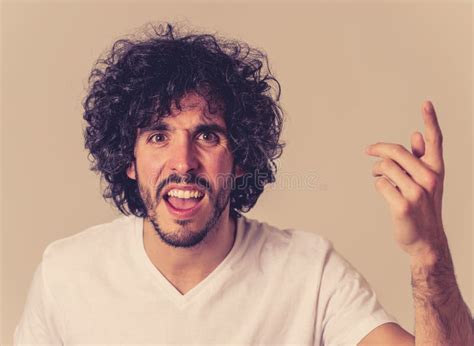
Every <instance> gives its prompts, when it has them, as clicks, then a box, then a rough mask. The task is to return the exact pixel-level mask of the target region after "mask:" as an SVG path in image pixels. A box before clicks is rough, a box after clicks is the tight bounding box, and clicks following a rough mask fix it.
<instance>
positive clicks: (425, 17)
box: [0, 1, 473, 344]
mask: <svg viewBox="0 0 474 346" xmlns="http://www.w3.org/2000/svg"><path fill="white" fill-rule="evenodd" d="M2 4H3V6H2V19H1V23H2V26H1V29H2V46H1V48H2V54H1V59H2V69H1V73H2V76H1V80H2V93H1V98H2V99H1V100H0V101H1V105H2V120H1V121H2V142H1V144H2V170H1V174H2V192H1V196H2V201H1V203H2V216H3V217H2V247H1V260H2V287H1V288H2V327H3V337H2V339H1V343H2V344H8V343H11V341H12V338H11V336H12V333H13V329H14V326H15V325H16V323H17V321H18V319H19V317H20V314H21V311H22V308H23V305H24V299H25V295H26V293H27V290H28V286H29V284H30V281H31V279H32V274H33V271H34V269H35V267H36V266H37V264H38V263H39V260H40V256H41V254H42V251H43V250H44V248H45V247H46V245H47V244H49V243H50V242H52V241H53V240H56V239H59V238H62V237H65V236H69V235H72V234H74V233H76V232H79V231H81V230H83V229H85V228H86V227H89V226H91V225H94V224H97V223H102V222H105V221H108V220H110V219H112V218H113V217H115V215H116V213H115V211H114V210H113V209H112V208H111V207H110V206H109V205H107V204H106V203H104V201H103V200H102V198H101V194H100V185H99V179H98V177H97V176H95V175H94V174H93V173H91V172H89V171H88V162H87V159H86V152H85V151H84V149H83V140H82V133H81V131H82V126H83V123H82V113H81V112H82V109H81V101H82V98H83V96H84V88H85V86H86V81H87V77H88V73H89V71H90V68H91V66H92V64H93V62H94V60H95V59H96V58H97V57H98V56H99V54H101V53H102V52H104V50H105V49H106V48H108V47H110V45H111V44H112V42H113V41H114V40H115V39H117V38H119V37H121V36H123V35H125V34H128V33H131V32H133V31H135V30H136V29H137V28H138V27H140V26H141V25H143V24H144V23H146V22H148V21H166V20H167V21H177V20H178V21H182V22H184V23H186V22H187V23H189V25H190V26H192V27H193V28H198V29H202V30H208V31H211V32H219V33H220V34H222V35H224V36H229V37H234V38H239V39H242V40H244V41H247V42H249V43H250V44H252V45H254V46H257V47H260V48H262V49H264V50H265V51H266V52H267V53H268V55H269V58H270V62H271V66H272V68H273V71H274V72H275V74H276V75H277V77H278V78H279V81H280V82H281V85H282V88H283V93H282V103H283V106H284V108H285V110H286V112H287V121H286V123H285V130H284V139H285V140H286V141H287V143H288V145H287V148H286V151H285V152H284V155H283V157H282V158H281V160H280V162H279V165H280V174H279V178H280V181H279V183H277V184H276V185H275V186H273V187H270V188H269V191H267V192H266V193H265V194H264V195H263V196H262V197H261V200H260V201H259V203H258V206H257V207H256V208H255V209H254V210H253V211H252V212H251V213H250V214H249V216H250V217H253V218H257V219H261V220H264V221H267V222H269V223H272V224H275V225H277V226H281V227H294V228H301V229H307V230H311V231H314V232H319V233H321V234H322V235H324V236H326V237H327V238H329V239H330V240H332V241H333V243H334V244H335V246H336V248H337V249H338V250H339V252H340V253H342V254H343V255H344V256H345V257H346V258H347V259H349V261H350V262H352V263H353V264H354V266H355V267H356V268H357V269H358V270H359V271H360V272H361V273H362V274H363V275H364V276H365V277H366V278H367V280H368V281H369V282H370V283H371V284H372V286H373V287H374V289H375V290H376V292H377V294H378V296H379V298H380V300H381V302H382V304H383V305H384V306H385V308H386V309H387V310H388V311H389V312H390V313H392V314H393V315H395V316H396V317H397V318H398V319H399V321H400V323H401V324H402V326H403V327H404V328H406V329H407V330H409V331H411V332H413V310H412V300H411V291H410V273H409V267H408V258H407V257H406V256H405V255H404V253H402V252H401V250H399V249H398V247H397V245H396V244H395V243H394V241H393V239H392V234H391V232H392V228H391V223H390V217H389V211H388V205H387V204H386V203H385V200H384V199H383V197H382V196H381V195H380V194H379V193H378V192H377V191H376V190H375V187H374V185H373V177H372V176H371V168H372V165H373V163H374V162H375V160H376V159H374V158H371V157H368V156H366V155H365V154H364V153H363V150H364V148H365V146H366V145H368V144H371V143H374V142H377V141H387V142H396V143H401V144H403V145H406V146H409V138H410V134H411V133H412V132H413V131H415V130H423V122H422V118H421V112H420V107H421V103H422V101H423V100H424V99H431V100H433V102H434V104H435V106H436V108H437V110H438V114H439V121H440V124H441V127H442V130H443V132H444V138H445V149H444V151H445V162H446V186H445V198H444V223H445V228H446V232H447V235H448V238H449V242H450V246H451V251H452V255H453V258H454V263H455V266H456V273H457V277H458V282H459V285H460V288H461V291H462V293H463V296H464V298H465V300H466V301H467V303H468V304H469V306H470V307H471V308H472V307H473V285H472V278H473V270H472V268H473V266H472V248H473V242H472V218H471V215H472V8H471V7H472V5H471V4H470V3H469V2H453V1H451V2H443V3H440V2H438V3H434V2H427V1H425V2H407V1H404V2H396V1H392V2H386V1H385V2H375V1H374V2H340V1H338V2H333V3H329V2H316V1H313V2H299V3H291V4H290V3H289V2H286V3H278V4H276V3H274V2H273V3H270V2H268V1H267V2H263V1H261V2H259V3H258V4H255V2H252V3H250V2H243V1H239V2H234V3H227V4H225V5H224V4H221V3H217V2H216V3H209V2H202V1H193V2H191V1H187V2H184V1H181V2H176V1H175V2H174V4H171V3H170V4H166V3H163V2H159V1H153V2H148V3H146V2H140V3H139V2H138V1H133V2H132V1H130V2H128V3H127V2H122V3H119V2H112V1H107V2H100V1H93V2H92V1H82V2H66V1H63V2H60V1H54V2H53V1H50V2H46V1H42V2H39V1H38V2H35V1H30V2H19V1H16V2H13V1H9V2H3V3H2ZM305 177H306V178H305ZM308 177H310V178H308ZM305 179H306V182H308V181H309V182H311V183H312V186H308V185H306V186H305V185H304V181H305Z"/></svg>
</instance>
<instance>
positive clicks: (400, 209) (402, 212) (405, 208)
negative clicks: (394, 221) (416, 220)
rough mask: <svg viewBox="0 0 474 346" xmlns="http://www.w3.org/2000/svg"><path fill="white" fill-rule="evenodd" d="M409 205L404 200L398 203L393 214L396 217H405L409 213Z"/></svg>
mask: <svg viewBox="0 0 474 346" xmlns="http://www.w3.org/2000/svg"><path fill="white" fill-rule="evenodd" d="M411 209H412V207H411V204H410V203H409V202H408V201H406V200H403V201H402V202H400V203H399V204H398V206H397V208H396V210H395V213H396V215H398V216H400V217H404V216H407V215H409V214H410V213H411Z"/></svg>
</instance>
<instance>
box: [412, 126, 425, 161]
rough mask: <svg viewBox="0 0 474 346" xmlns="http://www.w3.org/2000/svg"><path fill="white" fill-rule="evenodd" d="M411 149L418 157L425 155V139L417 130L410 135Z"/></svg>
mask: <svg viewBox="0 0 474 346" xmlns="http://www.w3.org/2000/svg"><path fill="white" fill-rule="evenodd" d="M411 151H412V153H413V155H415V157H418V158H420V157H421V156H423V155H425V141H424V139H423V135H422V134H421V133H420V132H418V131H416V132H414V133H413V134H412V135H411Z"/></svg>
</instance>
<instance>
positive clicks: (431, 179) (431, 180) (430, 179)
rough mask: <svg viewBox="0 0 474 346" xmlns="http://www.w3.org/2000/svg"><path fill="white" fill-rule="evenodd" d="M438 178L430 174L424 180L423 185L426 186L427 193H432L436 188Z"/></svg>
mask: <svg viewBox="0 0 474 346" xmlns="http://www.w3.org/2000/svg"><path fill="white" fill-rule="evenodd" d="M438 180H439V178H438V176H437V175H436V174H434V173H431V174H429V175H428V176H427V177H426V178H425V184H426V188H427V190H428V191H430V192H432V191H434V190H435V188H436V186H437V185H438Z"/></svg>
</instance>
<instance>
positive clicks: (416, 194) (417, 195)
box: [410, 186, 425, 203]
mask: <svg viewBox="0 0 474 346" xmlns="http://www.w3.org/2000/svg"><path fill="white" fill-rule="evenodd" d="M424 195H425V192H424V190H423V189H422V188H421V187H419V186H417V187H414V188H413V189H412V190H411V192H410V197H411V199H412V200H413V202H415V203H416V202H419V201H421V200H422V199H423V198H424Z"/></svg>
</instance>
